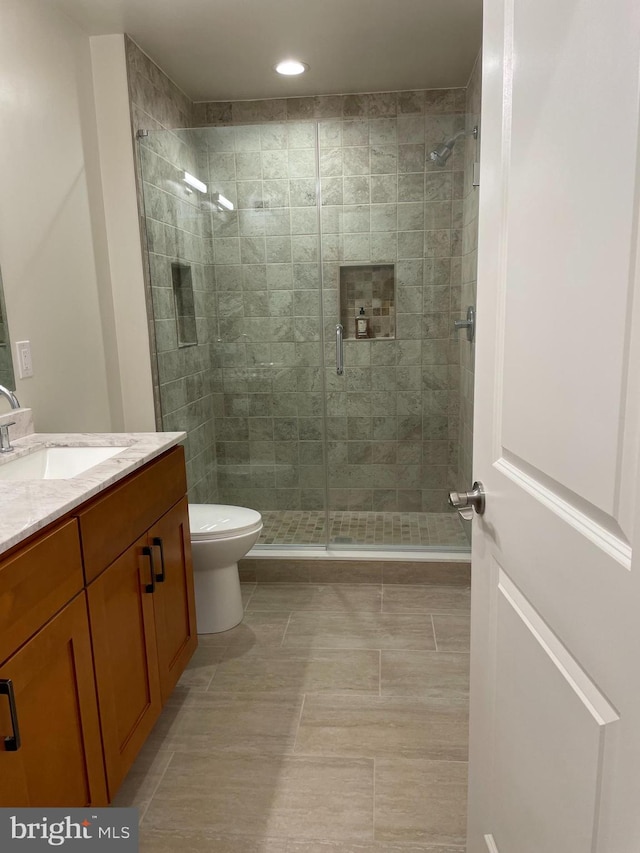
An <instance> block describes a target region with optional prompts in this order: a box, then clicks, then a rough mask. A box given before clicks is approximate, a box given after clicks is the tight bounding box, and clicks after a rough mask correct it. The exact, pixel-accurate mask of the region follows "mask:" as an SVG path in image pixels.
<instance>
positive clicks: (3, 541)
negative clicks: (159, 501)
mask: <svg viewBox="0 0 640 853" xmlns="http://www.w3.org/2000/svg"><path fill="white" fill-rule="evenodd" d="M14 417H15V416H14ZM0 420H5V418H2V419H0ZM183 438H185V433H184V432H150V433H124V432H122V433H33V432H32V433H30V434H28V435H24V436H23V437H22V438H13V434H12V445H13V447H14V448H15V451H14V452H13V453H9V454H6V458H2V457H3V455H2V454H0V468H1V467H2V465H4V464H7V463H10V462H11V460H13V459H17V458H19V457H21V456H26V455H27V454H29V453H32V452H33V451H35V450H39V449H41V448H43V447H122V448H123V450H122V451H121V452H119V453H118V454H117V455H115V456H112V457H111V458H110V459H107V460H106V461H104V462H100V463H99V464H98V465H95V466H94V467H92V468H89V469H88V470H87V471H85V472H83V473H81V474H79V475H78V476H76V477H72V478H70V479H59V480H2V479H0V554H1V553H4V552H5V551H7V550H8V549H9V548H12V547H13V546H14V545H17V544H18V543H19V542H21V541H22V540H23V539H26V538H27V537H28V536H30V535H31V534H32V533H36V532H37V531H38V530H41V529H42V528H43V527H46V526H47V525H48V524H50V523H51V522H52V521H55V520H56V519H58V518H61V517H62V516H63V515H65V514H66V513H68V512H70V511H71V510H72V509H75V507H77V506H79V505H80V504H81V503H83V502H84V501H86V500H87V499H88V498H91V497H93V496H94V495H97V494H98V493H99V492H101V491H103V490H104V489H106V488H108V487H109V486H111V485H113V483H116V482H117V481H118V480H121V479H122V478H123V477H126V476H127V475H128V474H131V473H133V472H134V471H136V470H137V469H138V468H141V467H142V466H143V465H146V464H147V462H150V461H151V460H152V459H154V458H155V457H157V456H160V455H161V454H162V453H164V452H165V451H166V450H169V448H171V447H174V446H175V445H176V444H179V442H180V441H181V440H182V439H183Z"/></svg>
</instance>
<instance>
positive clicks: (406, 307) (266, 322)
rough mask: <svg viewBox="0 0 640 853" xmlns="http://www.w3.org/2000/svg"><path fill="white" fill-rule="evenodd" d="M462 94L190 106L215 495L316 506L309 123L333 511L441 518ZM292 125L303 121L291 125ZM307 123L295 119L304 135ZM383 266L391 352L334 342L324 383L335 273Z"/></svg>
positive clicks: (452, 360)
mask: <svg viewBox="0 0 640 853" xmlns="http://www.w3.org/2000/svg"><path fill="white" fill-rule="evenodd" d="M465 96H466V93H465V90H463V89H460V90H438V91H423V92H410V93H383V94H379V95H362V96H344V97H333V96H332V97H327V98H322V97H319V98H302V99H284V100H282V101H265V102H242V103H238V104H236V103H233V104H199V105H195V116H196V119H195V120H196V122H197V123H199V124H203V123H210V124H216V125H220V124H225V123H228V122H231V123H233V122H236V123H241V122H247V121H251V122H261V123H260V124H259V125H256V126H253V127H240V126H237V127H233V126H217V127H216V128H215V130H214V129H212V130H211V131H209V134H210V136H209V144H210V146H211V149H212V150H211V155H210V173H209V180H210V182H211V184H212V185H213V186H214V188H216V189H218V190H219V191H220V192H222V193H223V194H224V195H225V196H227V197H228V198H230V199H231V200H232V201H233V202H234V204H237V206H238V208H239V209H238V211H237V213H233V214H219V215H217V216H216V214H214V215H213V220H214V257H215V261H216V279H217V284H216V287H217V292H218V311H219V317H220V338H221V339H222V341H223V342H224V343H223V344H221V346H220V352H221V357H222V359H223V362H222V382H223V400H222V406H223V413H224V417H223V418H222V419H220V420H218V421H217V424H216V431H217V439H218V445H217V454H218V460H219V463H220V465H219V468H218V483H219V488H220V499H221V500H225V501H229V502H233V503H249V504H250V505H251V504H253V505H256V506H258V507H262V508H264V509H272V508H286V509H298V508H303V509H315V508H320V507H322V501H323V476H324V474H323V469H322V443H321V441H322V437H323V436H322V421H321V415H322V402H323V401H322V390H323V389H322V384H321V376H320V371H319V368H318V365H319V364H320V363H321V361H320V347H321V339H320V331H321V330H320V325H319V284H320V282H319V269H318V260H319V257H318V250H319V244H318V233H317V212H316V200H315V168H316V163H315V145H316V138H315V134H316V121H314V119H319V121H318V124H317V127H318V136H319V146H320V163H319V169H320V176H321V193H322V262H323V265H324V288H325V291H324V306H323V310H324V319H325V328H324V333H325V341H326V352H325V362H324V363H325V369H326V373H325V378H326V383H327V391H328V393H327V407H328V422H327V429H328V450H329V460H328V462H329V467H328V473H329V486H330V505H331V508H332V509H363V510H404V511H416V510H417V511H419V510H424V511H441V510H444V508H445V505H446V494H447V491H446V487H447V480H448V466H449V465H451V464H452V462H453V460H454V458H455V457H456V456H457V446H456V444H455V439H456V438H457V415H458V405H459V386H458V380H459V366H458V364H459V347H458V340H457V334H456V337H455V338H454V337H453V336H452V333H451V329H452V322H453V318H454V317H458V316H459V312H460V303H459V299H460V285H461V257H460V256H461V246H462V239H461V237H462V232H461V228H462V193H463V186H464V183H463V172H462V167H463V152H464V145H462V144H461V145H459V146H458V147H457V148H456V149H455V152H454V154H453V156H452V157H451V158H450V160H449V162H448V163H447V165H446V167H445V168H444V169H440V168H438V167H435V166H432V165H431V163H430V162H429V161H428V160H427V154H428V152H429V151H430V150H431V148H432V147H433V146H435V145H436V144H437V143H439V142H442V140H443V139H444V138H446V137H447V136H450V135H452V134H453V133H455V132H456V131H457V130H459V129H461V128H463V127H464V121H465V117H464V109H465ZM301 119H303V120H302V121H301ZM304 119H309V120H308V121H304ZM350 263H354V264H366V263H377V264H379V263H390V264H395V265H396V278H397V294H396V297H397V312H398V313H397V329H396V340H392V341H389V340H365V341H346V342H345V374H344V376H343V377H338V376H336V373H335V355H334V352H335V349H334V348H335V344H334V332H335V324H336V323H337V322H338V319H339V313H338V312H339V299H338V281H339V269H340V266H341V265H343V264H350Z"/></svg>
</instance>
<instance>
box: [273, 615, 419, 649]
mask: <svg viewBox="0 0 640 853" xmlns="http://www.w3.org/2000/svg"><path fill="white" fill-rule="evenodd" d="M283 645H284V646H285V647H287V648H291V647H294V646H298V647H309V648H334V649H335V648H343V649H431V650H435V642H434V638H433V630H432V626H431V620H430V619H429V618H428V616H426V615H412V614H410V615H405V614H400V615H398V614H392V613H352V614H349V615H348V616H347V615H345V614H341V613H309V612H307V613H303V612H295V613H292V614H291V620H290V622H289V626H288V628H287V632H286V634H285V637H284V641H283Z"/></svg>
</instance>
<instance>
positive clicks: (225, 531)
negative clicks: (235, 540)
mask: <svg viewBox="0 0 640 853" xmlns="http://www.w3.org/2000/svg"><path fill="white" fill-rule="evenodd" d="M189 527H190V528H191V538H192V539H193V540H198V539H209V540H211V539H224V538H225V537H227V536H237V535H238V534H240V533H254V532H255V531H257V530H260V529H261V528H262V516H261V515H260V513H259V512H256V511H255V509H247V507H244V506H224V505H222V504H189Z"/></svg>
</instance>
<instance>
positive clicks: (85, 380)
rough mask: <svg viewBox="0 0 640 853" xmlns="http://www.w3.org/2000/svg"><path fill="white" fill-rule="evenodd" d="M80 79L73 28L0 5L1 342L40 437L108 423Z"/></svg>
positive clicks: (85, 45) (83, 78) (12, 3)
mask: <svg viewBox="0 0 640 853" xmlns="http://www.w3.org/2000/svg"><path fill="white" fill-rule="evenodd" d="M90 80H91V56H90V51H89V39H88V37H87V36H86V35H85V34H84V33H82V32H81V31H80V30H79V29H78V28H77V27H76V26H75V25H74V24H72V23H71V22H70V21H68V20H67V19H66V18H64V17H63V16H61V15H60V14H59V13H56V12H55V11H54V10H52V9H50V8H48V7H47V4H46V3H38V2H35V0H2V4H1V6H0V127H1V128H2V131H1V132H0V268H1V269H2V276H3V280H4V287H5V295H6V305H7V318H8V323H9V329H10V333H11V339H12V341H16V340H24V339H27V340H30V341H31V345H32V353H33V366H34V377H33V378H32V379H27V380H22V381H21V380H17V388H16V391H17V395H18V397H19V399H20V402H21V403H22V404H23V405H26V406H31V407H32V408H33V410H34V417H35V423H36V429H37V430H39V431H95V430H109V429H111V427H112V419H111V411H110V408H111V407H110V403H109V389H108V386H107V371H106V359H105V350H104V339H103V330H102V321H101V316H100V310H99V299H98V284H97V272H96V256H95V253H94V243H93V236H92V223H91V219H90V207H89V191H88V183H87V174H86V169H85V153H84V139H83V124H84V125H86V124H87V122H88V121H89V122H90V121H91V119H92V104H91V102H90V96H91V93H90V90H89V87H88V86H87V81H90ZM94 189H95V192H99V187H98V188H94ZM0 406H2V407H4V403H2V402H0ZM2 411H4V408H2Z"/></svg>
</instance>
